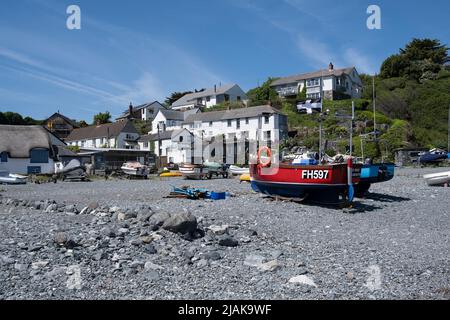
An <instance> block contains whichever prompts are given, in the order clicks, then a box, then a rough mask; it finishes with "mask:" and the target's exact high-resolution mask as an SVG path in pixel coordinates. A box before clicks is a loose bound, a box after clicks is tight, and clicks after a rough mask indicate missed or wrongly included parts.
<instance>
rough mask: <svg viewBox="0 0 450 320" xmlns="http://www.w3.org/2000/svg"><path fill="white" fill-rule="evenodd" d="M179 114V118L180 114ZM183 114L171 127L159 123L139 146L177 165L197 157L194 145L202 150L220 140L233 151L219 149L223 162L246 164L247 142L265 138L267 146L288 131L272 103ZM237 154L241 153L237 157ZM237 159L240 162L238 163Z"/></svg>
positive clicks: (284, 119) (283, 136)
mask: <svg viewBox="0 0 450 320" xmlns="http://www.w3.org/2000/svg"><path fill="white" fill-rule="evenodd" d="M174 112H177V111H174ZM161 113H166V112H165V111H163V112H161ZM179 113H180V114H181V112H179ZM158 117H159V114H158V115H157V116H156V118H155V120H156V119H159V118H158ZM178 117H179V119H181V115H178ZM183 117H185V120H184V121H182V122H181V123H180V122H179V120H177V122H176V124H173V125H171V126H167V125H166V126H164V123H163V122H161V123H160V127H159V129H160V130H159V131H158V130H157V129H156V130H155V131H153V132H150V133H149V135H146V136H142V137H141V138H140V139H139V145H140V148H141V149H143V150H151V151H154V152H155V154H156V155H157V156H161V157H167V162H172V163H176V164H179V163H182V162H192V161H193V158H194V156H195V157H198V154H197V155H196V154H194V150H193V148H194V145H196V146H197V147H198V146H200V148H201V151H200V152H201V153H202V152H203V151H204V149H205V148H206V147H207V146H208V145H209V144H213V143H215V142H217V141H218V139H221V140H222V141H223V142H224V145H226V146H225V148H229V147H230V146H231V148H233V150H234V151H230V150H229V149H228V151H223V152H222V154H223V155H224V158H223V162H226V163H244V162H245V163H248V160H249V153H250V151H251V150H249V149H248V143H249V141H262V140H264V142H265V143H267V144H268V145H270V144H273V143H275V142H279V141H280V140H282V139H284V138H285V137H286V135H287V132H288V126H287V117H286V116H285V115H284V114H282V113H281V112H280V111H278V110H277V109H275V108H272V107H271V106H259V107H250V108H241V109H232V110H226V111H213V112H203V113H200V112H197V113H191V114H187V116H186V114H185V115H183ZM172 118H174V116H172ZM161 119H163V118H161ZM154 123H157V121H155V122H154ZM162 129H165V130H162ZM238 141H242V142H244V143H247V145H246V148H245V150H240V151H238V148H237V145H238ZM225 148H224V149H225ZM197 151H198V150H197ZM233 152H234V154H233V156H234V158H231V159H230V158H229V155H230V154H231V153H233ZM227 153H228V156H227ZM237 153H241V154H240V157H238V155H237ZM213 157H214V155H206V156H205V157H204V159H203V160H212V158H213ZM238 158H240V159H241V160H242V161H241V162H239V160H238ZM220 161H222V160H220Z"/></svg>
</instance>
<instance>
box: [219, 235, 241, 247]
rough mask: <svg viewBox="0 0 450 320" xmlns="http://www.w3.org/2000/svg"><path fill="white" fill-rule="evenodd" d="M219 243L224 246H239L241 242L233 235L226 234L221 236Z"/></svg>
mask: <svg viewBox="0 0 450 320" xmlns="http://www.w3.org/2000/svg"><path fill="white" fill-rule="evenodd" d="M219 245H220V246H223V247H237V246H238V245H239V242H238V241H237V240H236V239H234V238H233V237H232V236H228V235H225V236H222V237H220V238H219Z"/></svg>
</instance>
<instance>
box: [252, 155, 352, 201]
mask: <svg viewBox="0 0 450 320" xmlns="http://www.w3.org/2000/svg"><path fill="white" fill-rule="evenodd" d="M263 154H265V156H264V155H263ZM271 156H272V155H271V150H270V149H269V148H267V147H262V148H260V150H259V151H258V156H257V161H256V162H257V163H256V164H252V165H251V166H250V176H251V185H252V188H253V190H254V191H256V192H259V193H263V194H266V195H269V196H275V197H285V198H291V199H297V200H306V199H308V200H312V201H315V202H320V203H323V204H341V203H344V202H346V201H352V200H353V195H354V187H353V186H354V185H355V184H357V183H359V179H360V173H361V165H358V164H356V165H353V163H352V160H351V158H350V159H349V160H348V162H347V163H326V164H317V165H302V164H295V163H293V161H292V160H287V161H286V160H283V161H281V162H280V163H279V164H277V165H272V160H271Z"/></svg>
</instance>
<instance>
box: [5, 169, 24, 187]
mask: <svg viewBox="0 0 450 320" xmlns="http://www.w3.org/2000/svg"><path fill="white" fill-rule="evenodd" d="M27 180H28V177H26V176H22V175H19V174H13V173H9V172H8V171H4V170H2V171H0V184H26V183H27Z"/></svg>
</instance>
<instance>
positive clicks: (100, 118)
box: [93, 111, 111, 125]
mask: <svg viewBox="0 0 450 320" xmlns="http://www.w3.org/2000/svg"><path fill="white" fill-rule="evenodd" d="M105 123H111V114H110V113H109V111H106V112H100V113H98V114H96V115H95V116H94V123H93V124H94V125H95V124H105Z"/></svg>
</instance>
